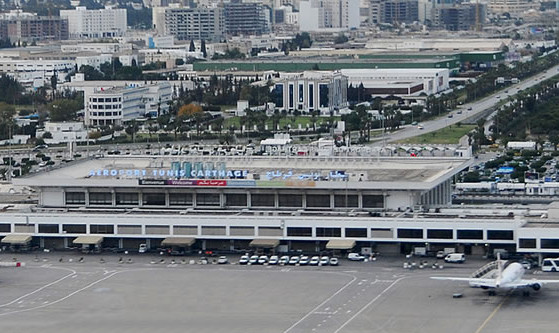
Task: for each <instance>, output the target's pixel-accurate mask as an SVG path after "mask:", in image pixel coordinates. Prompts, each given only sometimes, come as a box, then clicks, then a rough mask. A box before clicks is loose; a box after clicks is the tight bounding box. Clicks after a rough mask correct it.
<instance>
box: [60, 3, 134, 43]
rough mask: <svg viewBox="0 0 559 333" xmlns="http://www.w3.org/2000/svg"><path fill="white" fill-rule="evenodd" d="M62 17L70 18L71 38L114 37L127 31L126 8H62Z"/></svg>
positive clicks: (69, 30) (69, 29)
mask: <svg viewBox="0 0 559 333" xmlns="http://www.w3.org/2000/svg"><path fill="white" fill-rule="evenodd" d="M60 17H62V18H67V19H68V32H69V35H70V38H77V39H80V38H112V37H119V36H122V35H123V34H124V33H125V32H126V28H127V21H126V9H123V8H110V7H105V8H104V9H91V10H90V9H86V7H77V8H76V9H75V10H61V11H60Z"/></svg>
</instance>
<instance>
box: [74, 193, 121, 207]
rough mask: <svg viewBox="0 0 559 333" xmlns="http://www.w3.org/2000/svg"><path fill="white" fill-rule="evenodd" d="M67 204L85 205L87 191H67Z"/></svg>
mask: <svg viewBox="0 0 559 333" xmlns="http://www.w3.org/2000/svg"><path fill="white" fill-rule="evenodd" d="M111 202H112V201H111ZM66 204H67V205H85V192H66Z"/></svg>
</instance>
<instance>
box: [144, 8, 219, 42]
mask: <svg viewBox="0 0 559 333" xmlns="http://www.w3.org/2000/svg"><path fill="white" fill-rule="evenodd" d="M153 15H154V23H155V28H156V29H157V31H158V32H159V33H161V34H163V35H172V36H175V38H177V39H179V40H191V39H195V40H201V39H205V40H219V39H220V38H221V37H223V35H224V34H225V20H224V15H223V8H219V7H215V8H209V7H199V8H184V7H181V8H176V7H169V8H159V9H154V13H153Z"/></svg>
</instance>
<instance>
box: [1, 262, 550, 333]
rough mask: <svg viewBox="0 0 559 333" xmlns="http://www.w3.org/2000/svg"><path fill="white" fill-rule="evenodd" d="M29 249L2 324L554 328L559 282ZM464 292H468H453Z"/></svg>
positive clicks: (5, 278)
mask: <svg viewBox="0 0 559 333" xmlns="http://www.w3.org/2000/svg"><path fill="white" fill-rule="evenodd" d="M34 257H35V256H34V255H25V256H21V255H20V256H19V257H18V260H22V261H26V266H25V267H22V268H0V331H1V332H15V331H17V332H31V331H37V330H40V331H41V332H46V333H49V332H99V331H106V332H163V331H164V332H239V333H241V332H243V333H246V332H272V333H273V332H278V333H288V332H290V333H295V332H345V333H349V332H395V333H396V332H432V333H438V332H440V333H448V332H454V333H462V332H464V333H481V332H513V333H515V332H538V333H542V332H557V324H558V320H557V318H556V311H555V308H556V306H555V305H556V304H557V301H559V288H557V287H553V286H550V287H548V288H544V289H542V290H540V291H539V292H532V293H531V295H530V296H527V297H526V296H523V295H522V294H521V293H519V292H512V293H501V294H498V295H497V296H488V295H487V293H486V292H484V291H482V290H480V289H472V288H469V287H467V285H466V284H464V283H454V282H451V281H443V282H441V281H435V280H431V279H429V276H434V275H446V276H448V275H450V276H468V275H469V274H470V273H471V272H473V271H474V270H475V269H476V268H478V267H480V266H481V265H483V264H484V263H485V262H486V261H483V260H473V259H469V260H468V261H467V262H466V263H465V264H463V265H450V264H449V265H447V266H446V267H445V269H443V270H432V269H431V268H425V269H416V270H414V271H410V270H404V269H403V268H402V263H403V261H404V258H403V257H389V258H388V257H382V256H381V257H380V258H379V260H377V261H376V262H368V263H367V262H349V261H347V260H345V259H344V260H341V265H340V266H338V267H330V266H325V267H294V266H240V265H236V264H233V265H211V264H210V265H190V264H188V263H187V264H182V263H181V259H182V258H180V257H178V258H176V259H175V260H177V261H176V263H175V264H171V263H170V260H171V259H173V258H170V257H164V259H165V263H161V262H160V260H161V258H163V257H156V256H139V255H134V256H124V257H123V263H118V259H119V256H115V255H111V256H104V257H103V258H104V260H105V262H103V263H101V262H100V258H101V256H86V257H84V260H85V261H84V262H82V263H80V262H78V258H79V255H77V254H76V255H72V254H64V255H63V256H62V261H59V258H61V255H60V254H55V253H50V254H46V255H42V254H41V255H39V257H38V261H34ZM128 258H131V259H132V262H131V263H127V261H128ZM0 259H3V260H4V261H5V260H11V256H6V255H5V254H1V253H0ZM70 259H71V260H72V261H71V262H70ZM427 260H429V261H430V262H432V261H434V259H427ZM152 261H153V262H156V263H154V264H152V263H151V262H152ZM186 262H188V260H187V261H186ZM536 276H537V277H538V278H548V279H552V278H557V277H556V276H553V275H551V274H538V275H536ZM457 292H460V293H462V294H463V297H462V298H458V299H455V298H453V297H452V294H454V293H457Z"/></svg>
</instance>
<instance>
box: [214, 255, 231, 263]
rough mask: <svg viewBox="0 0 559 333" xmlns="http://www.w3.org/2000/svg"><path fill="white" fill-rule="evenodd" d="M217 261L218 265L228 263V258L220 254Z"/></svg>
mask: <svg viewBox="0 0 559 333" xmlns="http://www.w3.org/2000/svg"><path fill="white" fill-rule="evenodd" d="M217 263H218V264H220V265H223V264H228V263H229V259H227V257H226V256H221V257H219V258H218V259H217Z"/></svg>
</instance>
